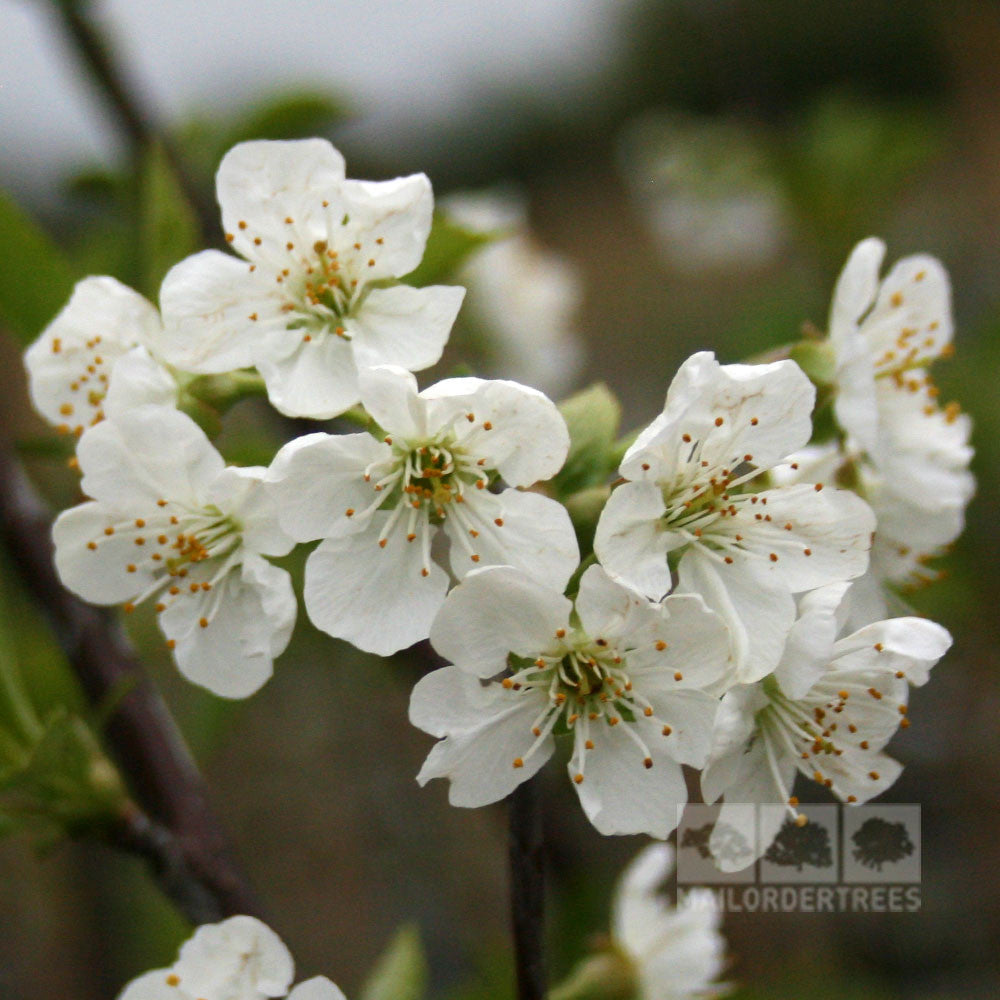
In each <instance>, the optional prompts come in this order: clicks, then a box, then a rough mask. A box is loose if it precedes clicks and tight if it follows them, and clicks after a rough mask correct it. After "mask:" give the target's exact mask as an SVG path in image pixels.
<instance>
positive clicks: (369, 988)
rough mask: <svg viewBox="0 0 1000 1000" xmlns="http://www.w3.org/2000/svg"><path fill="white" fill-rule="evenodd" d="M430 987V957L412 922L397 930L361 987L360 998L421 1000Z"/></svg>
mask: <svg viewBox="0 0 1000 1000" xmlns="http://www.w3.org/2000/svg"><path fill="white" fill-rule="evenodd" d="M426 989H427V959H426V958H425V957H424V949H423V946H422V945H421V943H420V933H419V931H418V930H417V928H416V927H415V926H413V925H412V924H406V925H404V926H403V927H401V928H400V929H399V931H397V933H396V936H395V937H394V938H393V939H392V942H391V943H390V944H389V947H388V948H386V950H385V951H384V952H383V953H382V955H381V957H380V958H379V960H378V962H377V963H376V965H375V968H374V970H373V971H372V973H371V975H370V976H369V977H368V981H367V982H366V983H365V985H364V987H363V988H362V990H361V995H360V1000H421V997H423V996H424V993H425V992H426Z"/></svg>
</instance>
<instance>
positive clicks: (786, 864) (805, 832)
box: [764, 819, 833, 871]
mask: <svg viewBox="0 0 1000 1000" xmlns="http://www.w3.org/2000/svg"><path fill="white" fill-rule="evenodd" d="M764 860H765V861H770V862H771V864H772V865H780V866H781V867H782V868H794V869H795V870H796V871H802V869H803V868H804V867H805V866H806V865H809V866H810V867H812V868H830V867H832V865H833V852H832V851H831V849H830V832H829V831H828V830H827V828H826V827H825V826H823V825H822V824H820V823H806V824H805V825H804V826H799V825H798V824H797V823H796V822H795V821H794V820H792V819H787V820H785V823H784V825H783V826H782V828H781V829H780V830H779V831H778V836H777V837H775V838H774V843H773V844H771V846H770V847H769V848H768V849H767V852H766V853H765V854H764Z"/></svg>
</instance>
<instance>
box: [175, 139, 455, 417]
mask: <svg viewBox="0 0 1000 1000" xmlns="http://www.w3.org/2000/svg"><path fill="white" fill-rule="evenodd" d="M216 190H217V194H218V199H219V204H220V205H221V207H222V222H223V227H224V229H225V233H226V239H227V240H228V241H229V243H230V245H231V246H232V247H233V249H234V250H235V251H236V252H237V253H239V254H240V257H234V256H231V255H229V254H225V253H220V252H219V251H216V250H206V251H203V252H202V253H198V254H195V255H194V256H193V257H189V258H187V259H186V260H184V261H181V263H179V264H177V265H176V266H175V267H174V268H172V269H171V271H170V273H169V274H168V275H167V276H166V278H165V279H164V282H163V288H162V290H161V293H160V300H161V304H162V308H163V317H164V323H165V325H166V328H167V337H166V339H165V342H164V352H165V355H166V357H167V360H168V361H170V362H171V363H172V364H174V365H176V366H177V367H178V368H181V369H183V370H185V371H191V372H199V373H220V372H228V371H231V370H233V369H235V368H248V367H256V368H257V369H258V370H259V371H260V374H261V375H262V376H263V378H264V381H265V383H266V385H267V392H268V396H269V398H270V400H271V402H272V403H273V404H274V406H275V407H277V408H278V409H279V410H281V412H282V413H286V414H288V415H289V416H301V417H316V418H326V417H333V416H336V415H337V414H339V413H343V412H344V410H346V409H348V408H349V407H350V406H352V405H353V404H355V403H356V402H357V401H358V399H359V391H358V372H359V370H360V369H363V368H367V367H372V366H375V365H382V364H394V365H399V366H401V367H403V368H406V369H408V370H410V371H419V370H421V369H423V368H428V367H430V366H431V365H432V364H434V363H435V362H436V361H437V360H438V359H439V358H440V357H441V352H442V350H443V348H444V345H445V342H446V341H447V339H448V334H449V332H450V330H451V326H452V324H453V323H454V320H455V316H456V315H457V313H458V309H459V306H460V305H461V303H462V297H463V295H464V289H462V288H457V287H446V286H440V285H435V286H432V287H428V288H414V287H411V286H410V285H405V284H400V283H399V282H398V281H397V280H396V279H398V278H401V277H402V276H404V275H406V274H408V273H409V272H410V271H412V270H413V269H414V268H415V267H416V266H417V264H419V263H420V260H421V258H422V257H423V253H424V246H425V244H426V242H427V236H428V233H429V232H430V225H431V213H432V209H433V197H432V194H431V186H430V182H429V181H428V179H427V178H426V177H425V176H424V175H423V174H414V175H412V176H410V177H399V178H396V179H395V180H391V181H380V182H374V181H355V180H347V179H345V176H344V160H343V157H342V156H341V155H340V153H338V152H337V150H335V149H334V148H333V146H331V145H330V144H329V143H328V142H326V141H325V140H322V139H306V140H300V141H296V142H266V141H259V142H245V143H241V144H239V145H238V146H234V147H233V148H232V149H231V150H230V151H229V152H228V153H227V154H226V155H225V157H224V158H223V160H222V163H221V164H220V166H219V172H218V175H217V178H216ZM240 258H242V259H240Z"/></svg>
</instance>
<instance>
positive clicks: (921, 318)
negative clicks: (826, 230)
mask: <svg viewBox="0 0 1000 1000" xmlns="http://www.w3.org/2000/svg"><path fill="white" fill-rule="evenodd" d="M884 256H885V244H884V243H883V242H882V241H881V240H879V239H876V238H874V237H869V238H868V239H866V240H862V241H861V242H860V243H859V244H858V245H857V246H856V247H855V248H854V250H853V251H852V252H851V255H850V257H849V258H848V261H847V263H846V264H845V266H844V270H843V271H842V272H841V274H840V277H839V279H838V281H837V285H836V288H835V290H834V294H833V303H832V305H831V307H830V321H829V344H830V348H831V349H832V352H833V358H834V363H835V368H836V374H835V383H836V391H837V395H836V399H835V401H834V409H835V411H836V415H837V421H838V423H839V424H840V426H841V427H843V429H844V430H845V431H847V433H848V434H849V435H850V436H851V437H853V438H854V439H855V441H856V442H857V445H858V447H860V448H861V449H862V450H864V451H866V452H868V454H869V455H870V456H871V457H872V458H873V459H874V460H875V461H878V460H879V458H880V456H881V455H882V454H883V453H885V452H886V451H888V453H889V455H891V454H892V452H893V447H892V442H891V441H888V442H887V441H885V440H884V437H885V435H886V434H888V435H890V436H891V435H892V434H893V425H894V423H895V422H896V420H897V419H898V417H899V416H900V414H899V413H898V411H897V409H896V408H895V406H894V401H895V400H896V398H897V397H899V396H901V395H905V394H910V395H915V396H917V395H919V396H922V397H923V396H924V395H925V394H926V393H927V392H928V390H930V391H931V393H932V395H931V396H929V397H928V398H926V399H924V401H923V403H922V405H921V406H919V407H918V409H917V411H916V413H915V414H909V413H907V414H903V417H904V420H905V422H906V423H907V424H912V416H914V415H916V416H918V417H919V415H920V413H921V412H923V411H924V410H925V409H926V410H927V411H928V412H927V416H933V413H934V411H935V410H936V405H935V404H934V401H933V400H934V396H933V386H932V384H931V383H930V381H929V378H928V376H927V367H928V366H929V365H930V363H931V362H932V361H934V360H935V359H937V358H939V357H944V356H947V355H949V354H950V353H951V352H952V350H953V343H952V335H953V332H954V323H953V320H952V315H951V286H950V283H949V281H948V274H947V272H946V271H945V269H944V267H943V266H942V264H941V262H940V261H939V260H937V259H936V258H934V257H930V256H928V255H926V254H915V255H913V256H910V257H904V258H903V259H902V260H900V261H898V262H897V263H896V264H895V266H894V267H893V268H892V270H891V271H890V272H889V273H888V274H887V275H886V277H885V278H884V279H883V280H881V281H880V280H879V270H880V268H881V266H882V260H883V258H884ZM917 423H918V424H919V423H920V421H919V420H918V421H917ZM916 433H918V434H919V433H920V432H919V431H916Z"/></svg>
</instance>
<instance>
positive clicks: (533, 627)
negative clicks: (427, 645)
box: [431, 566, 572, 677]
mask: <svg viewBox="0 0 1000 1000" xmlns="http://www.w3.org/2000/svg"><path fill="white" fill-rule="evenodd" d="M571 610H572V604H571V603H570V602H569V600H567V599H566V598H565V597H563V595H562V593H561V592H560V591H558V590H554V589H553V588H551V587H548V586H546V585H545V584H543V583H541V582H540V581H538V580H536V579H535V578H533V577H532V576H529V575H527V574H525V573H524V572H522V571H520V570H517V569H513V568H511V567H509V566H491V567H488V568H486V569H482V570H477V571H475V572H473V573H469V574H468V576H466V577H465V579H464V580H463V581H462V582H461V583H460V584H459V585H458V586H457V587H456V588H455V589H454V590H453V591H452V592H451V593H450V594H449V595H448V598H447V600H446V601H445V602H444V606H443V607H442V608H441V610H440V612H439V613H438V615H437V617H436V618H435V619H434V624H433V626H432V627H431V644H432V645H433V646H434V648H435V649H436V650H437V651H438V653H440V654H441V656H443V657H444V658H445V659H446V660H450V661H451V662H452V663H454V664H456V665H457V666H458V667H460V668H461V669H462V670H465V671H467V672H468V673H471V674H475V675H477V676H479V677H492V676H494V675H496V674H499V673H500V672H501V671H503V670H504V669H506V667H507V654H508V653H514V654H515V655H516V656H531V657H535V656H537V655H538V654H539V653H541V652H544V651H545V650H548V649H550V648H553V646H554V644H555V643H556V631H557V630H558V629H565V628H567V627H568V625H569V616H570V611H571Z"/></svg>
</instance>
